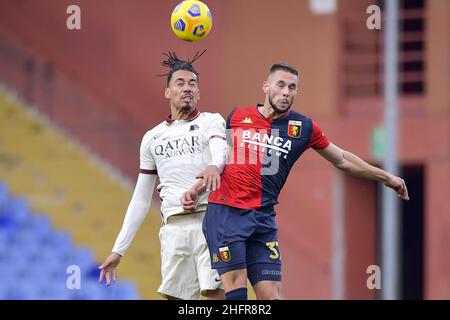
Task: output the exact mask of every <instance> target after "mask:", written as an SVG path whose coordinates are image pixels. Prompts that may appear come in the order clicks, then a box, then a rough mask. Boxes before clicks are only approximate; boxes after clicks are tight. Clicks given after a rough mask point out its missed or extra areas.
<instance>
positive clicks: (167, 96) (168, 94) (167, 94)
mask: <svg viewBox="0 0 450 320" xmlns="http://www.w3.org/2000/svg"><path fill="white" fill-rule="evenodd" d="M164 95H165V97H166V99H170V89H169V88H166V92H165V93H164Z"/></svg>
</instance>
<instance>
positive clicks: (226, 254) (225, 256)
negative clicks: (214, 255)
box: [219, 247, 231, 262]
mask: <svg viewBox="0 0 450 320" xmlns="http://www.w3.org/2000/svg"><path fill="white" fill-rule="evenodd" d="M219 252H220V258H221V259H222V261H223V262H227V261H230V260H231V254H230V250H229V249H228V247H222V248H219Z"/></svg>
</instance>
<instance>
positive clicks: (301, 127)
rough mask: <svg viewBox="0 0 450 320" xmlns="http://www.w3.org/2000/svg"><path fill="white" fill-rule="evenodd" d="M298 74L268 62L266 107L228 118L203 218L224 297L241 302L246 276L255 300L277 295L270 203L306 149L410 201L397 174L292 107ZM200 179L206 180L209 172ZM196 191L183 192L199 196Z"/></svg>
mask: <svg viewBox="0 0 450 320" xmlns="http://www.w3.org/2000/svg"><path fill="white" fill-rule="evenodd" d="M298 75H299V73H298V70H296V69H295V68H294V67H292V66H290V65H288V64H285V63H282V64H279V63H278V64H274V65H273V66H272V67H271V69H270V72H269V76H268V78H267V80H266V81H264V84H263V91H264V93H265V95H266V99H265V101H264V105H257V106H254V107H250V108H239V107H238V108H235V109H234V110H233V111H232V112H231V114H230V115H229V117H228V120H227V128H228V130H227V131H228V132H227V140H228V142H229V145H230V147H231V148H230V151H231V152H229V158H228V161H227V165H226V167H225V170H224V172H223V173H222V177H221V186H220V188H219V189H218V190H215V191H213V192H212V193H211V194H210V197H209V204H208V207H207V210H206V214H205V217H204V219H203V233H204V235H205V238H206V241H207V243H208V247H209V252H210V255H211V261H212V262H211V264H212V267H213V268H214V269H217V271H218V273H219V274H220V277H221V279H222V283H223V285H224V288H225V291H226V293H225V297H226V299H230V300H231V299H233V300H238V299H239V300H243V299H247V278H248V279H249V280H250V282H251V283H252V286H253V289H254V290H255V293H256V296H257V298H258V299H280V291H281V286H280V281H281V254H280V249H279V245H278V228H277V225H276V222H275V210H274V206H275V205H276V204H277V203H278V195H279V193H280V191H281V189H282V188H283V185H284V183H285V182H286V179H287V177H288V175H289V171H290V170H291V168H292V166H293V165H294V163H295V161H297V160H298V159H299V158H300V156H301V155H302V154H303V152H305V151H306V150H307V149H308V148H313V149H315V150H316V151H317V152H318V153H319V154H320V155H321V156H322V157H323V158H325V159H326V160H328V161H329V162H330V163H332V164H333V165H334V166H335V167H336V168H338V169H340V170H343V171H345V172H347V173H349V174H351V175H354V176H357V177H362V178H366V179H371V180H375V181H379V182H382V183H383V184H384V185H386V186H387V187H389V188H391V189H393V190H394V191H395V192H396V193H397V195H398V196H399V197H400V198H401V199H404V200H408V199H409V196H408V190H407V188H406V184H405V181H404V180H403V179H401V178H400V177H397V176H395V175H393V174H390V173H389V172H387V171H384V170H382V169H380V168H377V167H374V166H372V165H370V164H368V163H367V162H365V161H363V160H362V159H360V158H359V157H357V156H356V155H354V154H353V153H351V152H349V151H346V150H344V149H341V148H339V147H337V146H336V145H334V144H333V143H331V142H329V141H328V139H327V138H326V137H325V135H324V134H323V132H322V130H321V129H320V128H319V126H318V125H317V124H316V123H315V122H314V121H312V120H311V119H310V118H308V117H306V116H304V115H302V114H300V113H298V112H295V111H292V110H290V108H291V106H292V104H293V101H294V98H295V96H296V95H297V93H298V80H299V77H298ZM200 176H202V177H203V179H204V177H205V176H208V173H201V175H200ZM206 180H207V181H208V178H207V179H206ZM202 183H203V184H205V182H204V181H203V182H202ZM196 188H197V186H196ZM213 189H214V187H213ZM197 190H198V189H194V190H192V189H191V190H189V191H188V194H193V195H194V196H195V195H197V196H198V191H197ZM191 202H192V201H191ZM186 203H187V204H189V201H187V202H186ZM231 271H233V272H231ZM260 281H264V283H260ZM256 284H257V285H256Z"/></svg>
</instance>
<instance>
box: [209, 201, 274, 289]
mask: <svg viewBox="0 0 450 320" xmlns="http://www.w3.org/2000/svg"><path fill="white" fill-rule="evenodd" d="M203 233H204V235H205V238H206V242H207V243H208V248H209V253H210V256H211V265H212V268H213V269H217V271H218V273H219V274H220V275H222V274H224V273H225V272H228V271H232V270H239V269H247V275H248V278H249V280H250V282H251V283H252V285H254V284H255V283H257V282H259V281H262V280H269V281H281V256H280V250H279V248H278V228H277V225H276V222H275V211H274V210H273V207H270V208H259V209H257V210H250V209H239V208H234V207H230V206H226V205H222V204H215V203H209V204H208V207H207V209H206V215H205V218H204V219H203Z"/></svg>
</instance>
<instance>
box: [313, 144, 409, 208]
mask: <svg viewBox="0 0 450 320" xmlns="http://www.w3.org/2000/svg"><path fill="white" fill-rule="evenodd" d="M316 151H317V152H318V153H319V154H320V155H321V156H322V157H324V158H325V159H327V160H328V161H330V162H331V163H332V164H333V165H334V166H335V167H336V168H338V169H340V170H343V171H345V172H348V173H350V174H351V175H353V176H356V177H360V178H365V179H370V180H375V181H379V182H382V183H384V185H385V186H387V187H389V188H391V189H393V190H394V191H395V192H397V195H398V196H399V197H400V198H402V199H403V200H409V196H408V189H407V188H406V184H405V181H404V180H403V179H402V178H400V177H396V176H394V175H392V174H390V173H389V172H386V171H385V170H383V169H380V168H377V167H374V166H372V165H370V164H368V163H367V162H365V161H364V160H362V159H361V158H359V157H357V156H356V155H354V154H353V153H351V152H349V151H346V150H343V149H341V148H339V147H337V146H336V145H334V144H332V143H330V145H329V146H328V147H327V148H325V149H316Z"/></svg>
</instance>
